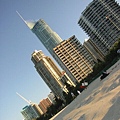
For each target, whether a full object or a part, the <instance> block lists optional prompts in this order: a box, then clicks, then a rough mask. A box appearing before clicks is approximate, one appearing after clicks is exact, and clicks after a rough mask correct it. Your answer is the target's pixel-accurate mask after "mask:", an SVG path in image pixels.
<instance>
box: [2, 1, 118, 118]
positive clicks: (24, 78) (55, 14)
mask: <svg viewBox="0 0 120 120" xmlns="http://www.w3.org/2000/svg"><path fill="white" fill-rule="evenodd" d="M91 1H92V0H12V1H10V0H0V12H1V16H0V55H1V58H0V81H1V83H0V119H1V120H22V119H23V117H22V115H21V113H20V111H21V109H22V108H23V107H24V106H25V105H27V103H26V102H25V101H23V100H22V99H21V98H20V97H19V96H17V95H16V92H18V93H20V94H21V95H23V96H24V97H26V98H27V99H28V100H31V101H33V102H35V103H39V102H40V100H42V99H43V98H46V97H47V95H48V94H49V92H50V90H49V88H48V87H47V86H46V84H45V83H44V81H43V80H42V79H41V77H40V76H39V75H38V73H37V72H36V70H35V68H34V64H33V63H32V61H31V54H32V52H33V51H34V50H42V51H43V52H44V54H45V55H48V56H50V54H49V53H48V52H47V50H46V49H45V48H44V47H43V45H42V44H41V42H40V41H39V40H38V38H37V37H36V36H35V35H34V34H33V33H32V31H30V29H29V28H28V27H27V26H26V25H25V23H24V22H23V21H22V20H21V19H20V17H19V16H18V15H17V13H16V10H17V11H18V12H19V13H20V14H21V15H22V16H23V18H24V19H25V20H38V19H40V18H42V19H44V20H45V22H46V23H47V24H48V25H49V26H50V27H51V28H52V29H53V30H54V31H55V32H56V33H58V34H59V35H60V37H61V38H62V39H68V38H69V37H71V36H72V35H76V37H77V38H78V39H79V40H80V42H81V43H83V41H84V39H85V38H88V36H87V35H86V34H85V32H84V31H83V30H82V29H81V28H80V27H79V25H78V24H77V22H78V19H79V17H80V15H81V12H82V11H83V10H84V9H85V7H86V6H87V5H88V3H90V2H91ZM117 1H118V2H119V3H120V0H117Z"/></svg>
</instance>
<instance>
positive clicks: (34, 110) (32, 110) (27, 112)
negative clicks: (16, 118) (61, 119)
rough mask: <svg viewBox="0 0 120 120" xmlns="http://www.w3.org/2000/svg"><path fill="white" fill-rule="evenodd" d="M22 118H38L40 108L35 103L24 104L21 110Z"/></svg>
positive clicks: (25, 119)
mask: <svg viewBox="0 0 120 120" xmlns="http://www.w3.org/2000/svg"><path fill="white" fill-rule="evenodd" d="M21 113H22V115H23V117H24V120H32V119H36V118H39V117H40V115H42V114H43V112H42V110H41V109H40V108H39V106H38V105H37V104H30V105H27V106H25V107H24V108H23V109H22V111H21Z"/></svg>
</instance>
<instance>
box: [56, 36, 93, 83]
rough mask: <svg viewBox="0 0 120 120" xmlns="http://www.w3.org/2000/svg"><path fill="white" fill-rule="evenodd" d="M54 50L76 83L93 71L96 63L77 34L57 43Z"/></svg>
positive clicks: (60, 63)
mask: <svg viewBox="0 0 120 120" xmlns="http://www.w3.org/2000/svg"><path fill="white" fill-rule="evenodd" d="M54 52H55V54H56V56H55V57H56V58H55V59H56V60H57V62H58V63H59V65H60V66H61V67H62V69H64V70H65V72H66V73H67V74H68V76H69V77H70V78H71V79H72V80H73V81H74V83H76V82H80V81H81V80H83V79H84V78H85V77H86V76H87V75H88V74H89V73H91V72H92V71H93V70H92V68H93V66H94V65H95V63H94V61H93V59H92V57H91V56H90V54H89V52H88V51H87V50H86V49H85V48H84V47H83V46H82V44H81V43H80V42H79V40H78V39H77V38H76V37H75V35H73V36H72V37H71V38H69V39H68V40H64V41H62V42H61V43H60V44H59V45H57V46H56V47H55V48H54ZM76 80H77V81H76Z"/></svg>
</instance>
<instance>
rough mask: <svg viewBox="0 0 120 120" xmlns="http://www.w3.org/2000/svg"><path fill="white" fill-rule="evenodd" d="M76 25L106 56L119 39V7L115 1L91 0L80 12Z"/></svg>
mask: <svg viewBox="0 0 120 120" xmlns="http://www.w3.org/2000/svg"><path fill="white" fill-rule="evenodd" d="M78 24H79V25H80V26H81V28H82V29H83V30H84V31H85V32H86V33H87V34H88V35H89V36H90V40H91V41H92V42H93V43H94V44H95V45H96V46H97V47H98V49H99V50H100V51H101V54H103V56H106V55H107V54H108V52H109V49H110V48H111V46H112V45H113V44H114V43H115V42H116V41H117V40H118V38H120V6H119V5H118V4H117V2H115V0H93V1H92V2H91V3H90V4H89V5H88V6H87V7H86V9H85V10H84V11H83V12H82V15H81V16H80V19H79V21H78Z"/></svg>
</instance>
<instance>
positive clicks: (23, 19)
mask: <svg viewBox="0 0 120 120" xmlns="http://www.w3.org/2000/svg"><path fill="white" fill-rule="evenodd" d="M16 13H17V14H18V15H19V17H20V18H21V19H22V20H23V22H24V23H25V24H26V25H27V22H26V21H25V19H24V18H23V17H22V16H21V15H20V13H19V12H18V11H16Z"/></svg>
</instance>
